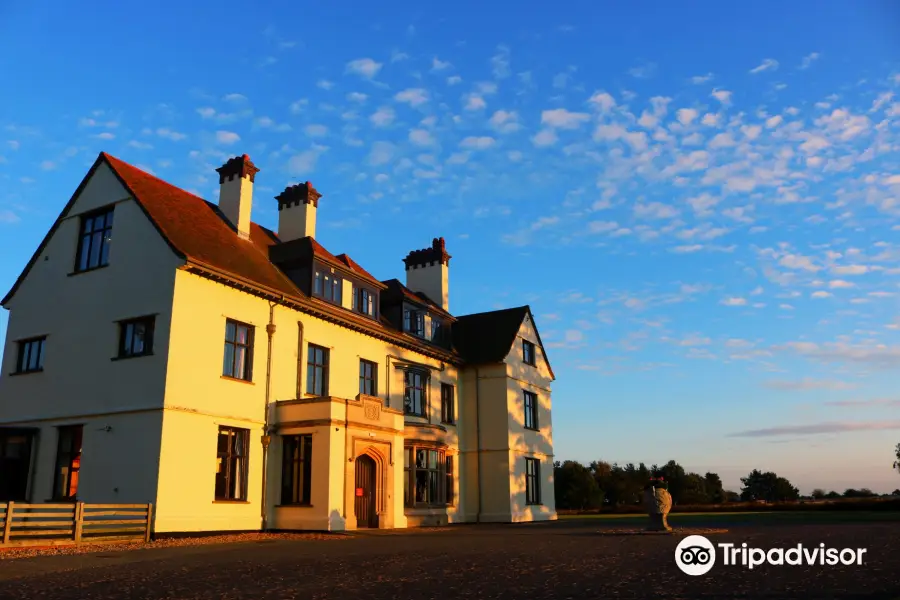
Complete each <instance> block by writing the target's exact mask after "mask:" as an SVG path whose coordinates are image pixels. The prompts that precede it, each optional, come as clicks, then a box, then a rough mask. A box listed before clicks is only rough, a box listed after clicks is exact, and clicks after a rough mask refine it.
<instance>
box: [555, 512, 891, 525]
mask: <svg viewBox="0 0 900 600" xmlns="http://www.w3.org/2000/svg"><path fill="white" fill-rule="evenodd" d="M559 518H560V519H561V520H578V519H581V520H584V519H590V520H598V521H603V522H605V523H608V524H609V525H622V526H628V527H631V526H634V525H637V524H643V523H646V521H647V516H646V515H628V514H625V515H622V514H599V515H598V514H591V515H560V517H559ZM877 521H891V522H896V521H900V512H894V511H886V510H885V511H863V510H859V511H857V510H841V511H825V510H816V511H799V510H791V511H756V512H749V511H748V512H706V513H704V512H697V513H677V512H675V513H669V524H670V525H672V526H673V527H677V526H679V525H697V524H700V523H703V524H704V525H710V526H714V525H740V524H747V525H750V524H760V525H764V524H767V523H770V524H777V523H785V524H796V525H800V524H803V523H871V522H877Z"/></svg>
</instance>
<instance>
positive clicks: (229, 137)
mask: <svg viewBox="0 0 900 600" xmlns="http://www.w3.org/2000/svg"><path fill="white" fill-rule="evenodd" d="M240 140H241V136H239V135H238V134H236V133H234V132H233V131H217V132H216V141H217V142H219V143H220V144H234V143H236V142H239V141H240Z"/></svg>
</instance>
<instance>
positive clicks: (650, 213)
mask: <svg viewBox="0 0 900 600" xmlns="http://www.w3.org/2000/svg"><path fill="white" fill-rule="evenodd" d="M634 216H636V217H638V218H639V219H671V218H673V217H676V216H678V210H677V209H676V208H675V207H673V206H669V205H668V204H663V203H661V202H650V203H649V204H641V203H638V204H635V205H634Z"/></svg>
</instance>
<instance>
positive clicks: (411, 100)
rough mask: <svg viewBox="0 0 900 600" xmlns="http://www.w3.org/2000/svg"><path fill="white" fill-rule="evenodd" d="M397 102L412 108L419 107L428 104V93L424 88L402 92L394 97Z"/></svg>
mask: <svg viewBox="0 0 900 600" xmlns="http://www.w3.org/2000/svg"><path fill="white" fill-rule="evenodd" d="M394 100H396V101H397V102H405V103H407V104H409V105H410V106H419V105H420V104H424V103H426V102H428V92H426V91H425V90H423V89H422V88H408V89H405V90H403V91H401V92H397V94H396V95H395V96H394Z"/></svg>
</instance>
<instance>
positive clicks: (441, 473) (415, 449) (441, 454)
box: [403, 445, 456, 509]
mask: <svg viewBox="0 0 900 600" xmlns="http://www.w3.org/2000/svg"><path fill="white" fill-rule="evenodd" d="M419 452H424V453H425V454H424V457H425V466H419V464H418V462H417V460H416V459H417V456H418V453H419ZM403 454H404V464H403V474H404V487H403V506H404V507H406V508H410V509H415V508H440V507H447V506H453V501H454V500H455V497H454V494H455V492H456V484H455V479H454V475H455V473H454V472H453V471H452V468H453V464H454V460H453V457H454V456H455V455H453V454H450V453H449V452H448V451H447V449H446V448H439V447H435V446H427V445H418V446H417V445H410V446H405V447H404V448H403ZM432 458H434V461H433V462H434V466H432V460H431V459H432ZM448 465H449V466H450V469H451V471H450V472H449V473H448V470H447V469H448ZM420 472H421V473H424V474H425V478H424V480H425V488H424V492H425V496H426V497H428V498H426V499H425V500H418V499H417V498H418V497H419V496H418V487H417V482H418V473H420ZM432 481H433V482H434V486H435V487H434V490H433V491H434V494H431V491H432V488H431V483H432ZM432 495H433V496H434V498H435V499H434V500H431V499H430V497H431V496H432ZM448 499H449V501H448Z"/></svg>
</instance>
